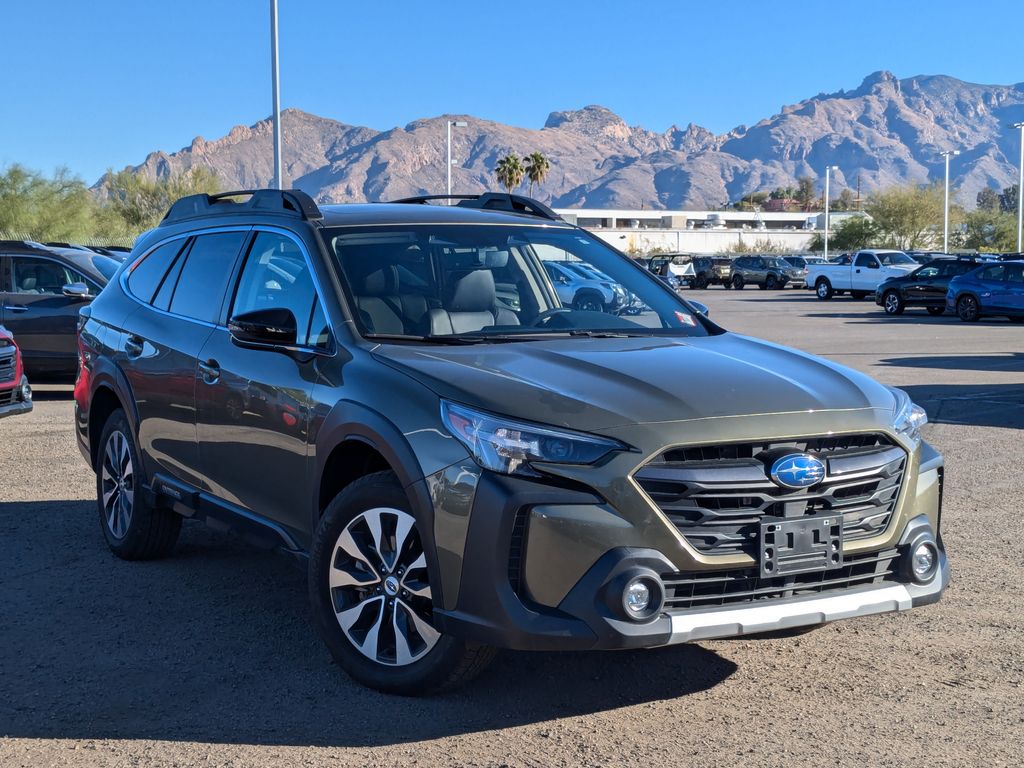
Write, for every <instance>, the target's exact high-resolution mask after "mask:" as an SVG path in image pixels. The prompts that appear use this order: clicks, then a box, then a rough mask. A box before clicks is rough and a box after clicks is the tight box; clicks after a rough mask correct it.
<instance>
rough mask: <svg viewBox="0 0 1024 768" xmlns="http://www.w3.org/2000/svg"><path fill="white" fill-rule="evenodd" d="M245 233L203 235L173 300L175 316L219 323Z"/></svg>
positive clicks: (189, 255) (189, 260) (183, 269)
mask: <svg viewBox="0 0 1024 768" xmlns="http://www.w3.org/2000/svg"><path fill="white" fill-rule="evenodd" d="M246 234H247V233H246V232H218V233H217V234H213V235H200V236H199V237H197V238H196V240H195V242H194V243H193V245H192V249H191V250H190V251H189V252H188V256H187V257H186V259H185V264H184V266H183V267H182V269H181V275H180V276H179V277H178V284H177V285H176V286H175V288H174V297H173V298H172V299H171V312H174V313H175V314H176V315H184V316H185V317H191V318H195V319H196V320H205V321H206V322H208V323H213V322H216V321H217V319H218V315H219V314H220V307H221V302H222V301H223V299H224V290H225V288H227V285H228V280H229V279H230V277H231V270H232V268H233V267H234V263H235V256H237V255H238V249H239V248H240V247H241V245H242V241H243V240H244V239H245V236H246Z"/></svg>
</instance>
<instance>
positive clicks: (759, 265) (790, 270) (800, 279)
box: [646, 254, 824, 290]
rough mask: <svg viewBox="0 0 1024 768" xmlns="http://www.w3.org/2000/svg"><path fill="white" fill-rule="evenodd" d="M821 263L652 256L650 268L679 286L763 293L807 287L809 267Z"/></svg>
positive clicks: (775, 258) (792, 258)
mask: <svg viewBox="0 0 1024 768" xmlns="http://www.w3.org/2000/svg"><path fill="white" fill-rule="evenodd" d="M819 261H821V262H823V261H824V259H822V258H821V257H817V256H785V257H784V256H774V255H771V254H764V255H747V256H738V257H736V258H730V257H728V256H691V255H688V254H664V255H657V256H652V257H650V258H649V259H648V260H647V262H646V266H647V268H648V269H649V270H650V271H651V272H654V273H655V274H656V275H659V276H661V277H663V278H668V277H674V278H675V279H676V280H677V281H678V283H679V286H678V287H683V286H686V287H689V288H695V289H697V290H704V289H705V288H709V287H711V286H712V285H721V286H722V287H723V288H726V289H729V288H733V289H736V290H742V289H743V288H745V287H747V286H748V285H756V286H757V287H759V288H761V289H762V290H774V289H778V288H787V287H789V288H801V287H803V286H804V281H805V277H806V270H807V265H808V264H812V263H816V262H819ZM673 287H675V286H673Z"/></svg>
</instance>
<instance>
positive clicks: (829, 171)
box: [825, 165, 839, 261]
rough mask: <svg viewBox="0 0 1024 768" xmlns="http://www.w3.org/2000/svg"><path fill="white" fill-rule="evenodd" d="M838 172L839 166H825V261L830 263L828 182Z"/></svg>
mask: <svg viewBox="0 0 1024 768" xmlns="http://www.w3.org/2000/svg"><path fill="white" fill-rule="evenodd" d="M838 170H839V166H838V165H826V166H825V261H828V181H829V176H831V174H832V171H838Z"/></svg>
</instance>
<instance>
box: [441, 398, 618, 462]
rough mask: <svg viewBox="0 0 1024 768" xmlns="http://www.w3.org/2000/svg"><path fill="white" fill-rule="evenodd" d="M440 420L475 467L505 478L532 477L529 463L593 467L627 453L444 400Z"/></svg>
mask: <svg viewBox="0 0 1024 768" xmlns="http://www.w3.org/2000/svg"><path fill="white" fill-rule="evenodd" d="M441 421H442V422H443V423H444V425H445V427H447V429H448V431H449V432H451V434H452V436H453V437H455V438H456V439H457V440H458V441H459V442H460V443H462V444H463V445H464V446H466V450H468V451H469V452H470V454H471V455H472V456H473V458H474V459H476V462H477V464H479V465H480V466H481V467H483V468H484V469H490V470H492V471H494V472H501V473H502V474H505V475H514V474H518V475H534V476H535V475H536V474H537V473H536V472H534V471H533V470H532V469H531V468H530V466H529V462H531V461H540V462H551V463H554V464H593V463H595V462H597V461H598V460H600V459H602V458H604V457H605V456H607V455H608V454H609V453H611V452H613V451H625V450H628V448H627V447H626V446H625V445H623V444H622V443H620V442H618V441H617V440H611V439H609V438H604V437H597V436H596V435H585V434H582V433H579V432H568V431H564V430H561V429H552V428H550V427H542V426H539V425H537V424H530V423H527V422H522V421H514V420H512V419H506V418H505V417H503V416H492V415H491V414H488V413H483V412H482V411H476V410H473V409H472V408H467V407H465V406H463V405H456V404H455V403H450V402H448V401H447V400H442V401H441Z"/></svg>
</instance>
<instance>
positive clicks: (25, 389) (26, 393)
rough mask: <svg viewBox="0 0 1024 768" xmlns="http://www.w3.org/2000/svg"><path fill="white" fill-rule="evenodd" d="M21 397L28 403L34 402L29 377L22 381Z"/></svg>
mask: <svg viewBox="0 0 1024 768" xmlns="http://www.w3.org/2000/svg"><path fill="white" fill-rule="evenodd" d="M21 399H22V401H23V402H26V403H31V402H32V387H30V386H29V385H28V379H25V381H23V382H21Z"/></svg>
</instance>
